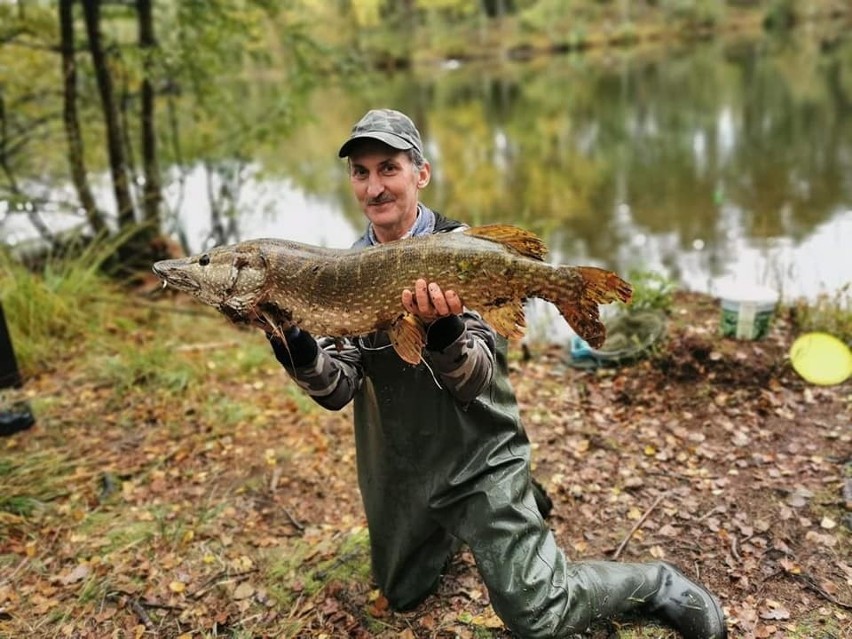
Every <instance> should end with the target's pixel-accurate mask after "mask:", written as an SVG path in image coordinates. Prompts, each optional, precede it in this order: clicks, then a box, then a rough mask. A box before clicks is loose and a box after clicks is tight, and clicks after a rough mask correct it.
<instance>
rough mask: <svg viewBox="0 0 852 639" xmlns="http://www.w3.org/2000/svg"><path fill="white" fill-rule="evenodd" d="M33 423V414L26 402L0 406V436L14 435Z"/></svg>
mask: <svg viewBox="0 0 852 639" xmlns="http://www.w3.org/2000/svg"><path fill="white" fill-rule="evenodd" d="M33 424H35V415H33V411H32V410H31V409H30V405H29V404H27V403H26V402H15V403H13V404H12V405H11V406H9V407H6V406H0V436H5V435H14V434H15V433H17V432H20V431H22V430H26V429H27V428H29V427H30V426H32V425H33Z"/></svg>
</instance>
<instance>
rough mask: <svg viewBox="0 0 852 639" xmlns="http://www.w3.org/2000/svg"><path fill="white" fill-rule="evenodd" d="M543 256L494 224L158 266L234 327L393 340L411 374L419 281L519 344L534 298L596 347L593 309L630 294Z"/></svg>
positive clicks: (228, 251)
mask: <svg viewBox="0 0 852 639" xmlns="http://www.w3.org/2000/svg"><path fill="white" fill-rule="evenodd" d="M546 252H547V247H546V246H545V245H544V242H542V240H541V239H539V238H538V237H536V236H535V235H534V234H532V233H530V232H528V231H525V230H524V229H521V228H518V227H515V226H509V225H503V224H494V225H489V226H478V227H474V228H468V229H465V230H464V231H461V232H456V233H437V234H433V235H425V236H419V237H414V238H406V239H402V240H397V241H395V242H388V243H386V244H380V245H378V246H373V247H369V248H366V249H362V250H354V249H329V248H320V247H316V246H310V245H307V244H300V243H297V242H291V241H287V240H280V239H257V240H248V241H245V242H240V243H238V244H232V245H230V246H222V247H218V248H214V249H212V250H210V251H209V252H207V253H204V254H201V255H195V256H193V257H188V258H183V259H174V260H163V261H160V262H156V263H155V264H154V273H156V274H157V276H159V277H160V278H161V279H162V280H163V281H164V284H165V285H171V286H173V287H174V288H177V289H179V290H181V291H185V292H186V293H189V294H190V295H192V296H194V297H196V298H197V299H198V300H200V301H201V302H204V303H205V304H209V305H211V306H214V307H216V308H217V309H218V310H219V311H220V312H222V313H223V314H225V315H226V316H227V317H228V318H230V319H231V320H232V321H234V322H246V323H252V322H257V321H261V322H263V323H265V324H266V325H269V326H271V327H286V326H289V325H292V324H296V325H298V326H301V327H302V328H304V329H305V330H307V331H309V332H311V333H313V334H315V335H327V336H332V337H340V338H343V337H348V336H356V335H363V334H366V333H371V332H373V331H387V332H388V334H389V336H390V340H391V343H392V344H393V346H394V348H395V349H396V352H397V353H398V354H399V356H400V357H401V358H402V359H403V360H405V361H406V362H409V363H411V364H417V363H419V362H420V359H421V351H422V349H423V345H424V343H425V341H426V333H425V330H424V327H423V325H422V324H421V322H420V321H419V320H417V319H416V318H415V317H413V316H411V315H410V314H408V313H407V312H406V311H405V310H404V309H403V306H402V290H403V289H405V288H409V289H412V290H413V288H414V282H415V280H417V279H418V278H421V277H422V278H425V279H426V280H428V281H431V282H436V283H437V284H438V285H439V286H440V287H441V289H442V290H445V291H446V290H454V291H455V292H456V293H458V295H459V297H460V298H461V299H462V302H463V303H464V305H465V307H466V308H468V309H471V310H474V311H477V312H478V313H479V314H480V315H481V316H482V318H483V319H484V320H485V321H486V322H488V323H489V324H490V325H491V327H492V328H493V329H494V330H495V331H496V332H498V333H500V334H501V335H503V336H505V337H509V338H515V337H520V336H522V335H523V333H524V327H525V321H524V309H523V301H524V300H525V299H527V298H530V297H539V298H542V299H544V300H547V301H549V302H551V303H553V304H554V305H556V307H557V308H558V309H559V312H560V313H561V314H562V316H563V317H564V318H565V320H566V321H567V322H568V324H569V325H570V326H571V328H573V329H574V330H575V331H576V332H577V334H578V335H579V336H580V337H582V338H583V339H585V340H586V341H587V342H588V343H589V344H590V345H591V346H593V347H598V346H600V345H601V344H602V343H603V341H604V339H605V337H606V329H605V327H604V325H603V324H602V323H601V321H600V315H599V313H598V305H599V304H606V303H609V302H615V301H622V302H627V301H629V300H630V297H631V294H632V289H631V287H630V285H629V284H628V283H627V282H625V281H624V280H622V279H621V278H620V277H618V276H617V275H616V274H615V273H612V272H610V271H606V270H603V269H600V268H595V267H591V266H558V265H552V264H548V263H546V262H545V261H544V260H543V258H544V255H545V254H546Z"/></svg>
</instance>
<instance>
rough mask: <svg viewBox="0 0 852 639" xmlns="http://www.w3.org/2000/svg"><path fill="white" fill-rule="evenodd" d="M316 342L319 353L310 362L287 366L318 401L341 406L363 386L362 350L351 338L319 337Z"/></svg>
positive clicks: (297, 382)
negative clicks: (340, 340) (340, 342)
mask: <svg viewBox="0 0 852 639" xmlns="http://www.w3.org/2000/svg"><path fill="white" fill-rule="evenodd" d="M317 344H318V346H319V349H318V352H317V356H316V357H315V358H314V359H313V361H311V363H309V364H305V365H303V366H296V367H289V366H285V367H284V368H285V370H286V371H287V372H288V373H289V374H290V377H292V378H293V381H295V382H296V384H298V385H299V386H300V387H301V388H302V389H303V390H304V391H305V392H306V393H307V394H308V395H310V397H311V398H312V399H313V400H314V401H315V402H316V403H317V404H319V405H320V406H322V407H323V408H327V409H329V410H340V409H341V408H343V407H344V406H346V404H348V403H349V402H350V401H351V400H352V398H353V397H354V396H355V393H356V392H357V391H358V389H359V388H360V386H361V380H362V377H363V374H364V373H363V368H362V366H361V352H360V351H359V350H358V349H357V348H356V347H355V346H354V345H353V344H352V343H351V342H350V341H349V340H346V341H344V342H343V344H342V346H338V344H337V343H336V342H335V341H334V340H333V339H331V338H330V337H320V338H317Z"/></svg>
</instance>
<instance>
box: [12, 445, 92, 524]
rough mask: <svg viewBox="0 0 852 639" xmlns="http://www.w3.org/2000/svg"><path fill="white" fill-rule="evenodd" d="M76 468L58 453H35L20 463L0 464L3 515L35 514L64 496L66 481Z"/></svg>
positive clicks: (26, 515)
mask: <svg viewBox="0 0 852 639" xmlns="http://www.w3.org/2000/svg"><path fill="white" fill-rule="evenodd" d="M75 467H76V464H75V463H74V462H72V461H71V460H68V459H64V458H62V457H60V456H59V455H58V454H57V453H56V452H34V453H33V454H31V455H30V456H28V457H27V459H25V460H22V461H20V462H18V463H14V462H9V461H3V462H0V484H2V486H3V490H2V491H0V512H8V513H12V514H14V515H18V516H20V517H29V516H31V515H33V514H34V513H36V512H37V511H38V510H39V509H41V508H42V507H43V506H44V504H45V502H48V501H50V500H52V499H56V498H57V497H59V496H61V495H64V494H65V491H66V488H65V481H66V480H67V477H68V475H69V474H70V473H71V472H72V471H73V470H74V469H75Z"/></svg>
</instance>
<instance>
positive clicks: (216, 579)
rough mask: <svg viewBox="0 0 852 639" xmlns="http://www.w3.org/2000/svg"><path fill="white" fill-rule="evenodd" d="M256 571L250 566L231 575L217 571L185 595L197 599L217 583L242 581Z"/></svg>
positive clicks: (224, 571)
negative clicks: (248, 568) (193, 590)
mask: <svg viewBox="0 0 852 639" xmlns="http://www.w3.org/2000/svg"><path fill="white" fill-rule="evenodd" d="M256 572H257V568H252V569H251V570H246V571H245V572H238V573H235V574H233V575H229V574H228V572H227V571H226V570H223V571H221V572H217V573H216V574H215V575H213V576H212V577H210V579H208V580H207V581H205V582H204V583H203V584H201V586H199V588H198V590H196V591H195V592H192V593H189V594H188V595H187V597H190V598H191V599H198V598H200V597H201V595H203V594H204V593H206V592H207V591H208V590H210V589H211V588H212V587H213V586H218V585H219V584H224V583H228V582H229V581H242V580H243V579H245V578H247V577H248V576H249V575H251V574H254V573H256Z"/></svg>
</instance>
